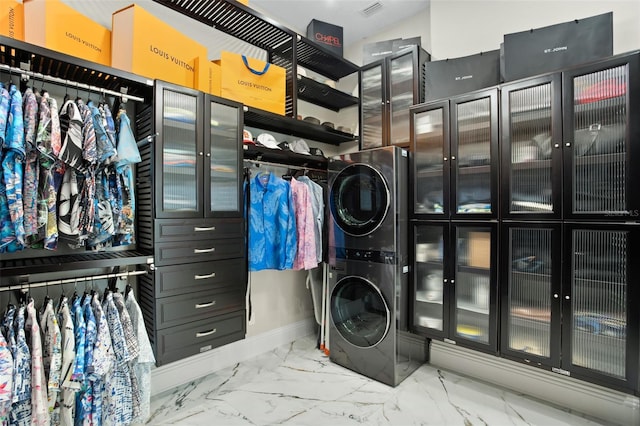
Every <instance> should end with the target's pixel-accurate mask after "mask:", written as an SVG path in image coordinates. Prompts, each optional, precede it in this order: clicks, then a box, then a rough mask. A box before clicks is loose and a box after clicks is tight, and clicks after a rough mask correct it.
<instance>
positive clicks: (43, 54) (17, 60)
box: [0, 36, 153, 99]
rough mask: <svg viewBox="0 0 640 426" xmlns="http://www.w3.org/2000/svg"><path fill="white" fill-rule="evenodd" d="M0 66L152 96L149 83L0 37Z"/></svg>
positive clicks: (139, 77) (87, 62)
mask: <svg viewBox="0 0 640 426" xmlns="http://www.w3.org/2000/svg"><path fill="white" fill-rule="evenodd" d="M0 63H2V64H5V65H8V66H10V67H14V68H21V64H22V63H28V64H30V66H29V71H32V72H35V73H39V74H44V75H48V76H51V77H56V78H60V79H63V80H67V81H69V82H70V83H71V84H73V83H74V82H75V83H82V84H86V85H89V86H95V87H98V88H103V89H107V90H111V91H115V92H120V91H121V89H122V88H126V89H127V93H126V94H128V95H133V96H137V97H141V98H145V99H150V97H151V93H152V92H151V90H152V87H153V80H150V79H147V78H145V77H142V76H139V75H135V74H131V73H128V72H126V71H122V70H118V69H115V68H111V67H107V66H104V65H100V64H96V63H94V62H89V61H85V60H83V59H80V58H76V57H74V56H69V55H65V54H64V53H60V52H56V51H53V50H49V49H46V48H44V47H40V46H36V45H34V44H30V43H25V42H23V41H19V40H15V39H12V38H8V37H5V36H0ZM34 79H36V80H37V77H34ZM36 85H37V84H36ZM80 90H83V91H84V90H86V89H80Z"/></svg>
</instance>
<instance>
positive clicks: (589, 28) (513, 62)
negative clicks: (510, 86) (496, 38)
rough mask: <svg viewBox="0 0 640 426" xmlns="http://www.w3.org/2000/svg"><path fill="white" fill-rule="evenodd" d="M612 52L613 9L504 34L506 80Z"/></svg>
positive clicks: (583, 61)
mask: <svg viewBox="0 0 640 426" xmlns="http://www.w3.org/2000/svg"><path fill="white" fill-rule="evenodd" d="M611 55H613V12H608V13H604V14H602V15H596V16H592V17H589V18H585V19H576V20H574V21H569V22H563V23H561V24H556V25H550V26H548V27H543V28H537V29H531V30H527V31H522V32H518V33H512V34H505V35H504V79H505V81H511V80H517V79H519V78H524V77H529V76H532V75H537V74H543V73H546V72H551V71H557V70H560V69H563V68H568V67H572V66H575V65H580V64H583V63H586V62H591V61H595V60H598V59H603V58H606V57H608V56H611Z"/></svg>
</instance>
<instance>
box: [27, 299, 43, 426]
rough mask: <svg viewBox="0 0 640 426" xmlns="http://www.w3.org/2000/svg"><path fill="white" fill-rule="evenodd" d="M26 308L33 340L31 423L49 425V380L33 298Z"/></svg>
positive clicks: (29, 331) (30, 334) (30, 336)
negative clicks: (46, 373)
mask: <svg viewBox="0 0 640 426" xmlns="http://www.w3.org/2000/svg"><path fill="white" fill-rule="evenodd" d="M26 310H27V320H26V323H25V329H26V330H27V331H28V336H29V340H30V341H31V424H32V425H37V426H48V425H49V410H48V407H47V405H48V404H47V380H46V378H45V370H44V359H43V352H42V337H41V336H40V325H39V324H38V319H37V318H36V308H35V306H34V302H33V299H31V300H29V303H28V304H27V309H26Z"/></svg>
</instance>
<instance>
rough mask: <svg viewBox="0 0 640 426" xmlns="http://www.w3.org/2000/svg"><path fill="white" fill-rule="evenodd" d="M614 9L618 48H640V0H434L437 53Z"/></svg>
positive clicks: (467, 51)
mask: <svg viewBox="0 0 640 426" xmlns="http://www.w3.org/2000/svg"><path fill="white" fill-rule="evenodd" d="M606 12H613V51H614V53H624V52H628V51H630V50H635V49H638V48H640V1H638V0H600V1H585V0H582V1H578V0H558V1H548V0H512V1H504V0H482V1H477V0H432V1H431V46H432V49H433V50H432V52H431V54H432V58H433V59H446V58H456V57H460V56H467V55H472V54H475V53H479V52H482V51H485V52H486V51H489V50H495V49H499V48H500V43H501V42H502V41H503V36H504V34H509V33H515V32H520V31H525V30H528V29H531V28H540V27H545V26H548V25H554V24H559V23H561V22H567V21H571V20H573V19H581V18H587V17H589V16H593V15H599V14H602V13H606Z"/></svg>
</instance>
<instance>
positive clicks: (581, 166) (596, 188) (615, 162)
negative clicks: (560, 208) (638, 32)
mask: <svg viewBox="0 0 640 426" xmlns="http://www.w3.org/2000/svg"><path fill="white" fill-rule="evenodd" d="M635 61H636V62H638V60H637V56H636V57H635ZM618 62H620V61H618ZM631 66H632V65H631V62H626V63H625V62H621V63H620V64H619V65H615V64H614V63H612V64H611V66H608V67H604V66H601V67H600V69H597V70H593V71H592V72H590V71H589V70H588V69H585V70H582V71H581V72H575V73H569V72H567V73H565V79H564V86H565V87H566V89H567V90H566V94H565V99H564V101H563V102H564V104H565V107H566V111H565V114H566V116H567V117H568V119H567V120H565V139H566V144H565V157H569V160H570V166H569V167H568V175H567V189H566V191H565V192H566V193H567V195H568V196H569V197H570V199H569V200H567V203H568V206H569V208H570V213H571V215H572V216H573V217H594V216H597V217H604V218H607V220H615V219H620V220H625V219H628V218H631V219H632V220H637V216H638V212H637V210H634V209H637V204H635V207H634V203H633V202H632V201H631V200H632V198H633V197H637V196H636V195H634V191H635V190H631V188H633V187H634V185H635V186H637V183H638V181H637V176H638V172H637V171H636V170H634V169H635V168H634V167H633V166H632V162H633V161H632V159H631V157H630V155H631V154H632V153H633V152H634V150H633V146H635V144H636V143H637V140H634V139H633V138H634V136H633V135H634V130H633V128H635V129H637V128H638V127H636V126H638V123H637V111H636V112H635V115H634V111H633V106H634V105H637V102H635V103H634V102H633V101H632V100H631V98H630V96H633V94H632V89H631V86H634V85H635V86H636V87H637V86H638V78H639V77H638V74H637V73H636V74H635V75H634V74H632V73H631ZM636 66H637V65H636ZM634 80H635V81H634ZM629 108H631V109H629ZM637 134H638V133H637V130H636V131H635V135H637ZM630 137H631V139H629V138H630ZM634 176H635V177H636V178H635V179H634ZM636 199H637V198H636Z"/></svg>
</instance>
